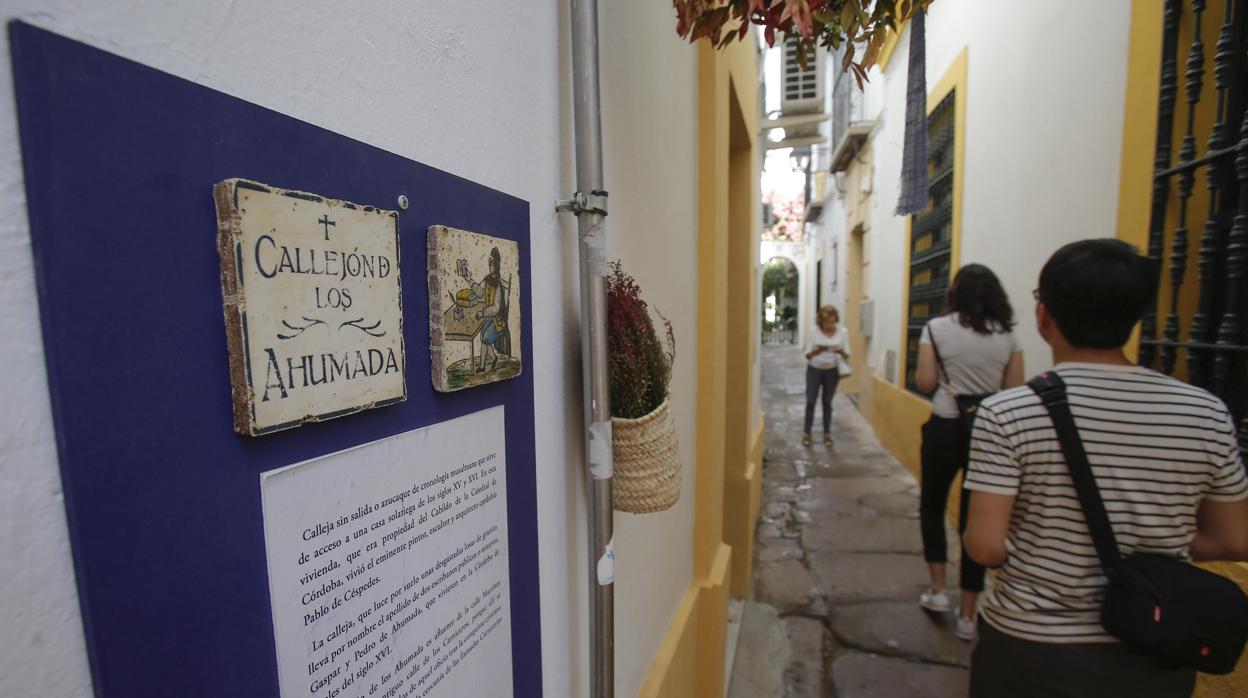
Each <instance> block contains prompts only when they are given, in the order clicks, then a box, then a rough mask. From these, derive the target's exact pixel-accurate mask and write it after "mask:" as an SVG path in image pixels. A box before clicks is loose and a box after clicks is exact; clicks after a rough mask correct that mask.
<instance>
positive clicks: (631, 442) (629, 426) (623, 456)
mask: <svg viewBox="0 0 1248 698" xmlns="http://www.w3.org/2000/svg"><path fill="white" fill-rule="evenodd" d="M671 401H672V399H671V397H670V396H669V397H668V398H667V399H666V400H664V401H663V404H661V405H659V406H658V407H657V408H655V410H654V411H653V412H651V413H650V414H647V415H646V416H644V417H638V418H637V419H620V418H618V417H613V418H612V419H611V450H612V455H613V459H614V461H615V465H614V468H615V473H614V485H613V487H614V490H615V508H616V510H617V511H627V512H630V513H633V514H647V513H651V512H655V511H663V510H664V509H667V508H669V507H671V506H672V505H673V504H675V503H676V500H678V499H680V455H679V453H678V452H677V444H676V424H675V422H673V421H672V413H671V411H670V410H669V409H668V405H669V404H670V403H671Z"/></svg>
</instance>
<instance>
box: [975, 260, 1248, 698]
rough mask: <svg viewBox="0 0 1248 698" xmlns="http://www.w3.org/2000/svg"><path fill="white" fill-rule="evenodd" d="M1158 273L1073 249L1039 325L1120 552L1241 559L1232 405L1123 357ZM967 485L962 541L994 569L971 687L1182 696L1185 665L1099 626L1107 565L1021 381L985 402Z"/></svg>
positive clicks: (1247, 549) (1186, 685) (1243, 543)
mask: <svg viewBox="0 0 1248 698" xmlns="http://www.w3.org/2000/svg"><path fill="white" fill-rule="evenodd" d="M1157 279H1158V270H1157V266H1156V264H1155V263H1153V262H1152V261H1151V260H1149V259H1147V258H1145V257H1142V256H1140V255H1139V254H1137V253H1136V251H1135V250H1134V248H1132V247H1131V246H1130V245H1127V244H1126V243H1123V242H1120V241H1118V240H1085V241H1082V242H1076V243H1072V244H1070V245H1067V246H1065V247H1063V248H1062V249H1060V250H1058V251H1057V252H1056V253H1055V254H1054V255H1053V256H1052V257H1051V258H1050V259H1049V261H1048V262H1047V263H1046V264H1045V266H1044V268H1043V270H1042V271H1041V272H1040V287H1039V289H1038V290H1037V292H1036V299H1037V304H1036V322H1037V324H1038V326H1039V330H1040V334H1041V336H1042V337H1043V338H1044V340H1045V341H1046V342H1047V343H1048V344H1049V346H1050V347H1051V348H1052V350H1053V362H1054V364H1055V365H1056V366H1055V369H1054V370H1055V371H1056V372H1057V373H1058V374H1059V375H1060V376H1061V378H1062V380H1063V381H1065V383H1066V386H1067V395H1068V402H1069V404H1070V410H1071V413H1072V414H1073V415H1074V420H1075V424H1076V426H1077V427H1078V430H1079V435H1080V437H1081V438H1082V440H1083V443H1084V447H1085V450H1086V451H1087V454H1088V460H1089V462H1090V463H1091V465H1092V472H1093V474H1094V476H1095V478H1096V483H1097V487H1098V488H1099V489H1100V492H1101V496H1102V498H1103V499H1104V501H1105V509H1106V510H1107V511H1108V514H1109V519H1110V524H1111V526H1112V527H1113V530H1114V535H1115V537H1116V538H1117V541H1118V547H1119V548H1120V549H1121V551H1122V553H1123V554H1124V555H1127V554H1130V553H1135V552H1150V553H1158V554H1163V555H1170V556H1173V557H1176V558H1182V559H1185V560H1197V561H1200V560H1244V559H1248V479H1245V475H1244V465H1243V463H1242V462H1241V460H1240V455H1239V449H1238V446H1237V443H1236V434H1235V427H1234V423H1233V421H1232V418H1231V415H1230V414H1229V413H1228V411H1227V408H1226V406H1225V405H1224V404H1223V403H1222V401H1221V400H1219V399H1218V398H1216V397H1214V396H1213V395H1211V394H1209V393H1208V392H1206V391H1204V390H1202V389H1200V388H1196V387H1193V386H1190V385H1187V384H1185V383H1182V382H1180V381H1177V380H1175V379H1173V378H1169V377H1167V376H1164V375H1161V374H1159V373H1155V372H1153V371H1151V370H1148V369H1145V368H1141V367H1139V366H1136V365H1134V364H1133V363H1132V362H1131V361H1129V360H1128V359H1127V357H1126V356H1125V354H1124V353H1123V346H1124V345H1125V344H1126V343H1127V340H1128V338H1129V337H1130V334H1131V330H1132V328H1133V327H1134V326H1135V323H1136V322H1138V321H1139V319H1140V317H1141V316H1142V315H1143V313H1144V311H1145V309H1146V308H1147V306H1148V303H1149V301H1150V300H1151V299H1152V298H1153V297H1154V294H1155V293H1156V290H1157ZM966 487H967V488H968V489H970V490H972V495H971V500H970V514H969V519H968V524H967V529H966V534H965V537H964V541H965V546H966V550H967V551H968V552H969V554H970V555H971V557H973V558H974V559H975V560H976V561H978V562H980V563H983V564H984V565H987V566H989V567H999V568H1000V570H999V572H998V574H997V576H996V583H995V585H993V587H992V589H991V590H990V591H989V592H988V593H987V594H985V595H984V597H982V606H983V608H982V620H981V627H980V640H979V643H978V644H977V645H976V647H975V650H974V654H973V656H972V660H971V695H972V696H993V697H996V696H1009V697H1010V698H1016V697H1019V696H1058V695H1060V696H1118V695H1121V696H1187V695H1190V694H1191V691H1192V687H1193V685H1194V682H1195V674H1194V672H1193V671H1192V670H1183V669H1166V668H1161V667H1157V666H1155V665H1153V664H1151V663H1150V661H1149V660H1147V659H1145V658H1144V657H1143V656H1142V655H1138V654H1133V653H1132V652H1131V651H1130V650H1129V649H1128V648H1126V647H1125V646H1123V645H1121V644H1120V643H1118V642H1117V641H1116V640H1115V639H1114V638H1113V637H1111V636H1110V635H1108V634H1107V633H1106V632H1105V630H1104V628H1102V627H1101V625H1100V623H1099V621H1098V618H1099V614H1100V607H1101V599H1102V595H1103V591H1104V588H1105V575H1104V573H1103V571H1102V569H1101V565H1100V562H1099V560H1098V559H1097V556H1096V550H1095V548H1094V547H1093V545H1092V537H1091V535H1090V534H1089V532H1088V527H1087V523H1086V521H1085V519H1084V516H1083V510H1082V508H1081V507H1080V505H1079V499H1078V497H1077V495H1076V494H1075V489H1074V485H1073V483H1072V481H1071V478H1070V471H1069V470H1068V469H1067V466H1066V462H1065V459H1064V458H1063V457H1062V451H1061V446H1060V445H1059V443H1058V440H1057V433H1056V431H1055V430H1054V428H1053V422H1052V420H1051V419H1050V418H1049V415H1048V412H1047V411H1046V409H1045V407H1044V404H1043V403H1042V402H1041V401H1040V398H1039V397H1038V396H1037V395H1036V394H1035V393H1034V392H1032V390H1031V389H1030V388H1027V387H1025V386H1024V387H1020V388H1014V389H1012V390H1007V391H1004V392H1001V393H998V394H997V395H995V396H993V397H991V398H989V399H987V400H985V401H984V402H983V403H982V405H981V406H980V408H979V410H978V414H977V417H976V419H975V427H974V435H973V441H972V445H971V458H970V465H969V469H968V473H967V477H966Z"/></svg>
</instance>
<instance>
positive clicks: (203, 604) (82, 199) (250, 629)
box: [9, 23, 541, 698]
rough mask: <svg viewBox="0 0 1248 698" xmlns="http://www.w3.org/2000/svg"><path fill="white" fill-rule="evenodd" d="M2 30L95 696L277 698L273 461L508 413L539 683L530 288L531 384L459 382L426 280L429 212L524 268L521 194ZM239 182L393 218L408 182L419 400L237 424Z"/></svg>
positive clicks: (522, 583)
mask: <svg viewBox="0 0 1248 698" xmlns="http://www.w3.org/2000/svg"><path fill="white" fill-rule="evenodd" d="M9 35H10V41H11V45H12V51H13V70H14V80H15V89H16V95H17V107H18V116H19V120H20V127H21V145H22V160H23V163H24V167H25V174H26V193H27V199H28V205H29V215H30V227H31V238H32V243H33V246H34V253H35V265H36V272H37V282H38V290H39V302H40V310H41V315H42V324H43V339H44V348H45V352H46V355H47V365H48V382H49V389H50V391H51V396H52V407H53V416H54V419H55V423H56V435H57V447H58V450H59V454H60V464H61V476H62V480H63V482H64V490H65V503H66V513H67V516H68V519H69V532H70V538H71V541H72V543H73V552H74V564H75V569H76V572H77V582H78V592H79V595H80V597H81V602H82V615H83V621H84V624H85V628H86V637H87V644H88V650H89V654H90V658H91V669H92V673H93V676H94V680H95V690H96V694H97V695H99V696H103V697H105V698H140V697H145V696H153V697H157V696H158V697H160V698H168V697H170V696H178V697H180V698H188V697H192V696H242V697H247V698H250V697H252V696H276V695H277V694H278V684H277V668H276V654H275V651H274V643H273V627H272V614H271V610H270V607H269V592H268V582H267V572H266V564H265V549H264V532H263V524H262V520H261V507H260V489H259V482H260V473H262V472H263V471H266V470H269V469H271V468H275V467H279V466H283V465H288V464H290V463H294V462H298V461H302V460H305V459H308V458H314V457H317V456H321V455H324V454H327V453H331V452H334V451H339V450H342V449H344V448H348V447H351V446H354V445H357V444H361V443H366V442H370V441H373V440H376V439H380V438H383V437H386V436H390V435H393V434H397V433H400V432H405V431H408V430H411V429H415V428H418V427H422V426H427V425H430V424H434V423H436V422H440V421H444V420H447V419H452V418H455V417H459V416H461V415H465V414H468V413H471V412H476V411H477V410H480V409H484V408H486V407H490V406H493V405H497V404H504V405H506V407H507V409H506V430H507V433H506V438H507V466H508V471H507V496H508V525H509V531H510V551H511V552H510V555H511V600H512V652H513V665H514V675H515V676H514V679H515V686H516V694H517V695H521V696H539V695H541V656H540V652H541V642H540V637H541V632H540V627H539V609H538V578H537V530H536V521H537V517H536V506H537V504H536V489H535V480H534V478H535V473H534V469H535V463H534V450H533V449H534V443H533V372H532V359H531V357H532V355H533V350H532V336H533V333H532V331H531V324H530V318H531V317H532V308H531V305H530V293H529V288H530V284H529V283H523V284H521V292H520V304H521V306H520V307H521V317H522V318H523V327H522V332H521V338H522V341H523V346H522V354H523V359H524V366H523V372H522V374H521V375H520V377H518V378H514V379H511V380H507V381H503V382H500V383H494V384H491V385H488V386H485V387H480V388H474V389H471V390H465V391H461V392H457V393H451V394H447V395H443V394H438V393H435V392H434V391H433V390H432V385H431V382H430V379H429V373H428V371H429V349H428V347H429V329H428V322H427V320H426V312H427V311H426V308H428V307H429V304H428V298H427V289H426V284H425V263H426V259H425V231H426V229H427V227H428V226H429V225H431V224H435V223H436V224H445V225H450V226H455V227H459V228H464V229H467V230H474V231H478V232H482V233H488V234H490V235H495V236H498V237H502V238H507V239H511V240H515V241H516V242H518V243H519V247H520V269H521V270H522V273H523V274H524V275H525V277H526V278H525V281H528V280H529V278H531V277H528V272H529V269H530V259H529V237H528V236H529V213H528V204H527V203H526V202H525V201H522V200H520V199H516V198H514V197H511V196H507V195H505V194H502V193H500V192H497V191H494V190H491V189H488V188H486V187H483V186H480V185H477V184H474V183H472V182H469V181H467V180H464V179H461V178H458V177H454V176H452V175H449V174H446V173H445V172H441V171H439V170H436V169H433V168H431V167H427V166H425V165H422V164H420V163H417V162H413V161H411V160H408V159H405V158H402V157H399V156H397V155H394V154H392V153H388V152H385V151H383V150H379V149H377V148H374V147H372V146H369V145H366V144H364V143H360V142H358V141H354V140H351V139H349V138H345V137H343V136H340V135H337V134H335V133H332V132H330V131H326V130H324V129H322V128H318V127H316V126H312V125H310V124H307V123H304V122H301V121H298V120H296V119H292V118H290V117H288V116H283V115H282V114H278V113H276V112H273V111H270V110H268V109H263V108H261V107H258V106H256V105H254V104H250V103H248V102H244V101H242V100H240V99H236V98H234V97H230V96H228V95H225V94H222V93H220V92H216V91H214V90H211V89H208V88H206V87H202V86H200V85H196V84H194V83H191V82H188V81H186V80H182V79H180V78H176V77H173V76H170V75H167V74H165V73H161V72H159V71H156V70H153V69H151V68H147V67H145V66H142V65H140V64H137V63H134V62H131V61H128V60H125V59H122V58H119V57H117V56H113V55H111V54H108V53H105V52H103V51H100V50H97V49H94V48H91V47H89V46H86V45H84V44H81V43H78V42H75V41H71V40H69V39H65V38H63V37H60V36H57V35H55V34H51V33H49V32H46V31H44V30H41V29H37V28H34V27H31V26H29V25H26V24H21V23H12V24H10V26H9ZM465 137H466V136H465ZM229 177H246V178H249V179H253V180H257V181H261V182H266V183H270V184H273V185H275V186H280V187H286V188H291V189H300V190H303V191H310V192H317V193H320V194H325V195H329V196H333V197H335V198H341V199H346V200H348V201H354V202H357V203H361V204H371V205H374V206H378V207H380V208H385V209H394V208H396V203H395V202H396V198H397V196H398V195H399V194H400V193H402V194H407V195H408V197H409V198H410V199H411V202H412V203H411V208H410V209H408V210H407V211H403V212H402V213H401V216H400V221H399V232H400V240H401V245H402V249H401V265H402V266H401V269H402V274H403V278H404V279H405V281H406V283H404V284H403V307H404V308H405V310H406V315H407V322H405V323H404V332H405V333H406V334H405V337H404V339H405V344H406V347H407V370H408V391H409V399H408V400H407V401H406V402H404V403H400V404H398V405H394V406H390V407H385V408H382V409H376V410H370V411H368V412H364V413H362V414H357V415H353V416H349V417H343V418H341V419H337V420H334V421H330V422H326V423H323V424H316V425H310V426H305V427H301V428H298V429H293V430H290V431H286V432H281V433H277V434H272V435H268V436H263V437H259V438H248V437H240V436H236V435H235V434H234V433H233V431H232V430H231V408H230V377H229V369H228V367H227V353H226V341H225V327H224V320H223V314H222V309H221V284H220V264H219V261H218V259H217V250H216V243H215V241H216V234H217V232H216V214H215V211H214V208H213V198H212V185H213V183H214V182H217V181H220V180H223V179H226V178H229Z"/></svg>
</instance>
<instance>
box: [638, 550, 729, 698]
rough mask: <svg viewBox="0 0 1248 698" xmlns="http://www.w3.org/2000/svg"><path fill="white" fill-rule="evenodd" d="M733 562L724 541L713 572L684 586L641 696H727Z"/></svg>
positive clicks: (642, 697) (712, 568)
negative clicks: (726, 655)
mask: <svg viewBox="0 0 1248 698" xmlns="http://www.w3.org/2000/svg"><path fill="white" fill-rule="evenodd" d="M731 561H732V550H731V549H730V548H729V547H728V546H726V545H721V546H720V548H719V550H718V551H716V554H715V559H714V563H713V565H712V567H711V570H710V574H709V575H708V576H707V577H705V578H703V579H700V580H696V581H695V582H694V583H693V584H690V585H689V588H688V589H687V590H685V595H684V596H683V597H682V598H681V601H680V605H679V606H678V607H677V609H676V613H675V614H674V615H673V616H672V623H671V625H669V626H668V629H667V634H666V635H665V636H664V637H663V641H662V642H661V643H659V649H658V652H657V654H656V655H655V658H654V662H653V663H652V664H651V666H650V673H649V674H647V676H646V681H645V683H643V684H642V687H641V692H640V693H638V694H637V695H638V698H690V697H692V696H721V695H723V693H724V685H723V683H724V642H725V638H726V636H727V618H728V570H729V568H730V566H731Z"/></svg>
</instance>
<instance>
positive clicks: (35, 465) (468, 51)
mask: <svg viewBox="0 0 1248 698" xmlns="http://www.w3.org/2000/svg"><path fill="white" fill-rule="evenodd" d="M5 7H6V12H5V15H6V16H8V17H18V18H23V19H26V20H28V21H30V22H32V23H34V24H37V25H39V26H41V27H44V28H47V29H51V30H53V31H56V32H58V33H61V34H64V35H67V36H69V37H72V38H76V39H79V40H82V41H85V42H87V43H90V44H92V45H94V46H97V47H100V48H103V49H105V50H108V51H111V52H114V53H117V54H120V55H122V56H125V57H128V58H131V59H134V60H137V61H140V62H142V63H145V64H147V65H150V66H153V67H156V68H158V69H161V70H164V71H166V72H170V73H172V74H174V75H178V76H181V77H185V78H188V79H191V80H193V81H195V82H198V83H200V84H203V85H207V86H209V87H212V88H214V89H217V90H221V91H223V92H226V93H228V94H231V95H234V96H237V97H240V98H242V99H245V100H248V101H251V102H254V103H257V104H260V105H262V106H265V107H268V108H271V109H274V110H277V111H279V112H282V113H285V114H289V115H291V116H294V117H296V118H299V119H302V120H305V121H308V122H311V123H313V124H317V125H319V126H323V127H325V128H328V129H330V130H333V131H336V132H338V133H341V134H344V135H346V136H349V137H352V138H356V139H359V140H361V141H364V142H367V143H370V144H373V145H376V146H378V147H381V148H384V149H386V150H389V151H392V152H395V153H398V154H400V155H403V156H405V157H409V158H412V159H415V160H419V161H421V162H424V163H427V164H429V165H432V166H434V167H437V168H440V169H443V170H446V171H449V172H452V173H454V174H457V175H460V176H463V177H466V178H469V179H472V180H475V181H478V182H481V183H483V184H485V185H488V186H491V187H494V188H497V189H499V190H502V191H504V192H507V193H509V194H512V195H515V196H518V197H520V198H522V199H526V200H528V201H529V202H530V204H531V209H530V211H531V213H530V225H531V236H532V237H531V245H532V269H531V274H532V276H531V278H532V281H531V282H530V283H531V288H532V289H533V309H534V313H533V314H534V317H533V335H534V336H533V356H532V361H533V373H534V377H535V402H536V404H535V413H536V415H537V421H536V425H535V426H536V430H537V431H536V447H537V463H538V466H537V467H538V491H537V498H538V529H539V530H540V531H541V541H540V551H541V552H540V561H539V567H540V570H539V573H540V576H541V604H542V637H543V643H542V645H543V646H542V658H543V666H542V672H543V678H544V684H545V693H546V695H549V696H583V695H587V693H588V676H587V662H588V659H587V653H588V649H587V648H588V646H589V640H588V633H587V630H586V623H587V618H586V612H585V608H586V578H587V561H586V558H587V554H586V551H585V547H586V543H585V536H584V533H583V530H584V525H585V524H584V518H585V513H584V503H583V500H584V494H583V492H584V478H583V477H582V474H581V426H580V424H581V399H580V395H581V379H580V368H579V357H580V353H579V332H578V329H577V324H576V323H577V321H578V315H577V313H578V302H577V299H578V290H577V284H576V275H577V261H576V246H575V232H574V225H573V224H572V222H571V221H570V220H568V219H560V218H557V217H556V215H555V214H554V212H553V204H554V201H555V200H556V199H559V198H566V196H567V195H568V194H569V193H570V192H571V190H572V188H573V187H572V136H571V132H572V128H571V117H570V115H571V95H570V69H569V68H568V67H567V66H568V65H569V52H568V38H567V29H566V27H567V25H568V10H567V6H566V3H564V2H559V1H556V0H544V1H542V2H533V3H526V4H525V5H524V7H523V8H520V6H518V5H517V6H514V7H511V6H508V7H510V11H505V9H500V7H498V6H496V5H493V4H484V3H459V4H456V5H454V7H451V6H448V5H446V4H445V3H439V2H432V1H430V0H413V1H412V2H408V3H386V4H380V3H359V4H356V3H341V2H333V1H331V0H316V1H315V2H296V1H295V0H280V1H279V0H268V1H267V2H261V1H260V0H241V1H236V2H226V1H225V0H216V1H213V2H202V3H194V4H192V3H163V2H155V1H154V0H148V1H145V2H140V1H135V2H129V3H126V4H124V5H121V4H117V3H107V4H106V3H96V2H91V1H90V0H10V1H9V2H7V3H6V5H5ZM670 15H671V12H670V9H668V8H666V7H661V6H658V5H655V6H642V5H641V4H636V5H634V4H633V3H627V4H625V3H604V7H603V26H604V31H603V32H602V35H603V57H602V63H603V70H604V80H603V83H604V89H605V90H606V91H607V94H605V95H604V103H605V106H606V107H607V108H608V109H611V108H614V109H617V110H618V112H617V113H615V114H611V115H610V116H608V117H607V118H606V119H604V121H605V125H606V128H607V137H606V141H607V143H606V149H607V153H606V157H607V163H608V164H607V175H608V180H607V184H608V188H609V189H610V191H611V194H612V196H611V217H610V218H609V220H608V230H609V234H610V236H611V249H612V254H613V256H618V257H622V258H623V259H624V260H625V262H626V263H627V264H628V265H629V267H630V269H631V270H632V271H634V273H636V275H637V277H638V279H639V281H640V282H641V283H642V285H643V287H644V288H645V289H646V294H647V296H648V297H649V298H650V299H651V300H652V301H653V302H654V303H655V304H656V305H658V306H659V307H660V308H662V309H663V310H664V312H666V313H668V315H669V317H670V318H671V319H672V321H673V322H674V323H676V324H677V333H678V340H679V342H680V344H679V351H680V354H679V357H678V361H677V370H676V378H675V385H674V392H675V393H676V395H677V404H676V419H677V422H678V424H679V426H680V430H681V432H680V438H681V448H682V452H681V455H682V458H683V459H684V462H685V464H686V472H685V485H686V489H685V496H684V497H683V498H682V500H681V502H680V504H678V505H677V507H676V508H675V509H673V510H672V511H671V512H668V513H666V514H662V515H657V516H654V517H650V518H647V519H644V520H643V519H641V518H633V517H627V516H621V517H619V518H620V520H619V522H618V529H617V533H616V550H617V551H618V553H617V554H618V556H619V557H618V562H617V577H616V578H617V585H616V586H617V589H616V592H617V596H616V598H617V613H618V616H617V618H618V624H617V638H618V639H619V640H620V642H619V644H617V661H618V666H617V676H618V677H619V678H618V687H619V692H620V695H634V694H635V693H636V691H637V688H638V687H639V685H640V681H641V679H642V678H643V677H644V673H645V671H646V669H648V667H649V666H650V663H651V661H652V659H653V655H654V651H655V649H656V648H657V642H658V638H659V637H661V635H662V633H663V632H665V631H666V628H667V624H668V622H669V620H670V616H671V613H672V611H673V610H674V608H675V606H676V603H677V602H678V601H679V598H680V594H681V593H683V591H684V589H685V588H686V587H687V585H688V583H689V580H690V576H691V569H690V566H691V558H692V555H691V539H692V533H691V517H692V506H693V497H692V490H693V487H692V465H693V458H694V453H693V445H694V438H693V434H694V432H693V428H694V411H693V401H694V396H695V392H696V388H695V385H694V375H695V371H694V357H695V350H696V338H695V336H694V323H695V318H696V311H695V307H694V305H693V303H694V300H695V298H696V294H695V293H693V290H694V289H695V288H696V269H695V267H694V252H695V249H694V246H695V244H696V208H695V207H694V206H693V203H692V202H694V201H695V200H696V197H695V194H696V161H695V157H696V138H695V135H694V133H695V132H694V128H695V123H694V120H695V118H696V108H695V101H694V100H695V99H696V94H697V89H696V72H695V69H696V54H695V51H694V50H693V49H692V48H690V47H688V46H685V45H683V44H680V42H679V41H678V40H677V38H676V36H675V32H674V31H673V29H674V26H673V24H672V22H673V20H672V17H671V16H670ZM0 61H2V62H3V64H2V65H0V94H4V95H12V85H11V71H10V65H9V52H8V51H7V50H5V51H4V52H3V54H2V57H0ZM258 65H259V66H265V68H264V69H263V70H257V69H256V66H258ZM0 128H2V129H3V133H4V135H3V137H2V138H0V212H3V213H4V214H5V215H3V216H0V251H3V254H0V326H3V327H4V328H5V330H4V333H3V335H2V336H0V364H2V365H4V366H5V367H6V369H7V370H6V373H7V379H6V383H5V393H4V394H5V403H6V406H7V407H9V408H10V409H9V410H7V415H6V418H5V419H4V420H3V421H0V458H2V459H3V463H4V467H3V468H0V560H2V561H3V563H0V564H2V567H3V573H2V574H0V647H3V648H4V652H3V654H2V655H0V695H4V696H56V697H57V698H76V697H79V696H84V697H85V696H89V695H91V688H90V677H89V674H88V669H87V661H86V653H85V649H84V642H83V634H82V628H81V621H80V618H79V613H78V602H77V598H76V593H75V589H74V583H73V569H72V565H71V562H70V553H69V543H68V536H67V532H66V525H65V514H64V509H63V505H62V501H61V489H60V477H59V473H58V469H57V460H56V452H55V448H54V442H53V433H52V422H51V417H50V406H49V401H48V394H47V381H46V376H45V373H44V361H43V351H42V342H41V339H40V328H39V322H38V316H37V310H36V307H37V304H36V298H35V286H34V278H33V269H32V260H31V253H30V241H29V231H28V228H27V223H26V215H25V208H24V189H23V180H22V176H21V161H20V154H19V151H18V144H17V126H16V117H15V112H14V105H13V102H12V98H11V97H6V98H4V99H3V104H2V105H0ZM17 406H20V408H18V409H14V408H15V407H17Z"/></svg>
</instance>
